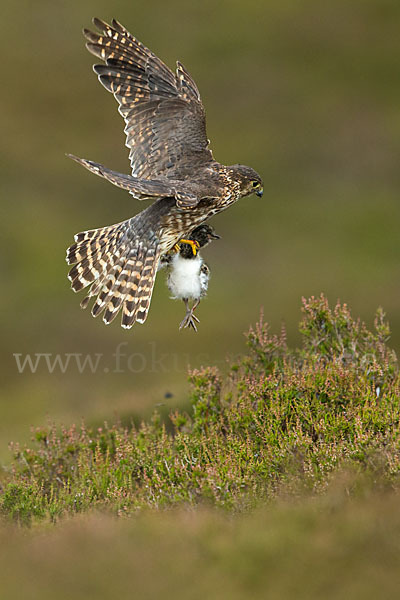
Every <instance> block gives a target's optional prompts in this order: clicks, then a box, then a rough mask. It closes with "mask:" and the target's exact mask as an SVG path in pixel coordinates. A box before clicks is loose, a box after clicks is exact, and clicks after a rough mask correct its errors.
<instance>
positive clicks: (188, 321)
mask: <svg viewBox="0 0 400 600" xmlns="http://www.w3.org/2000/svg"><path fill="white" fill-rule="evenodd" d="M196 321H197V323H200V320H199V319H198V318H197V317H196V316H195V315H194V314H193V312H192V310H191V309H189V310H188V311H187V313H186V315H185V318H184V319H183V321H181V323H180V325H179V330H181V329H187V328H189V329H190V327H192V329H194V331H197V326H196Z"/></svg>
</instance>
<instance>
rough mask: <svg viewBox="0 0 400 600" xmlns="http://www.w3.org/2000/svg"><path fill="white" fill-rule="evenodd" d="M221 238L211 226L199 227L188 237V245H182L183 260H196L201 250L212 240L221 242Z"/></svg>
mask: <svg viewBox="0 0 400 600" xmlns="http://www.w3.org/2000/svg"><path fill="white" fill-rule="evenodd" d="M220 237H221V236H219V235H217V234H216V233H215V231H214V229H213V228H212V227H211V225H199V227H196V229H193V231H192V232H191V233H190V234H189V235H188V236H187V238H186V243H185V242H184V243H182V242H181V243H180V254H181V256H182V258H195V256H197V251H198V250H199V249H200V248H204V246H207V244H209V243H210V242H211V241H212V240H219V238H220ZM188 240H189V241H188Z"/></svg>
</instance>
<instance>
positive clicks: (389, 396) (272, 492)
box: [0, 296, 400, 524]
mask: <svg viewBox="0 0 400 600" xmlns="http://www.w3.org/2000/svg"><path fill="white" fill-rule="evenodd" d="M300 331H301V333H302V336H303V347H302V348H301V349H297V350H290V349H289V348H288V347H287V344H286V336H285V332H284V331H282V332H281V334H280V335H279V336H276V335H271V334H270V333H269V329H268V326H267V325H266V324H265V323H264V322H263V320H262V318H261V320H260V322H259V323H258V324H257V325H256V327H255V328H254V329H253V328H252V329H250V331H249V333H248V336H247V341H248V347H249V354H248V356H246V357H244V358H243V359H241V360H240V361H239V363H236V364H235V365H233V366H232V371H231V373H230V375H229V376H228V377H226V378H224V377H223V376H222V375H221V374H220V373H219V372H218V370H217V369H216V368H212V367H207V368H203V369H201V370H196V371H193V372H192V373H191V374H190V381H191V385H192V391H191V405H192V411H191V414H184V413H179V412H175V413H174V414H173V415H171V421H172V424H173V429H172V431H169V430H167V428H166V426H165V424H164V423H163V421H162V419H161V417H160V415H159V414H158V413H154V415H153V418H152V420H151V422H150V423H142V425H141V426H140V427H138V428H132V429H126V428H123V427H122V426H121V425H120V424H115V425H112V426H109V425H108V424H107V423H106V424H105V425H104V427H102V428H99V429H97V430H96V431H91V430H88V429H87V428H86V427H85V425H82V426H81V427H80V428H79V429H78V428H76V427H71V428H69V429H67V428H63V429H61V431H58V430H57V429H56V428H55V427H54V426H49V427H48V428H45V429H43V428H42V429H40V430H37V431H36V432H35V433H34V439H33V444H32V446H31V447H30V448H23V449H21V448H20V447H19V446H18V445H16V446H14V447H13V452H14V463H13V471H12V474H11V475H10V477H9V482H8V485H6V486H5V491H4V493H3V494H2V496H1V497H0V507H1V512H2V513H3V514H4V515H6V516H7V517H9V518H10V519H13V520H17V521H19V522H21V523H24V524H25V523H30V522H31V520H32V519H35V520H37V519H42V518H44V517H47V518H50V519H51V520H55V519H57V518H58V517H59V516H61V515H64V514H69V513H78V512H82V511H85V510H87V509H89V508H92V507H98V508H103V509H109V510H111V511H113V512H116V513H117V514H129V513H131V512H132V511H135V510H137V509H139V508H143V507H155V508H162V507H169V506H173V505H178V504H182V503H184V504H189V505H197V504H199V503H204V502H206V503H211V504H213V505H216V506H219V507H223V508H226V509H229V510H234V511H239V510H243V509H244V508H246V507H250V506H254V505H255V504H256V503H257V502H258V501H259V500H261V499H265V498H273V497H275V496H276V495H277V494H279V493H281V492H282V491H285V492H288V493H289V492H290V493H295V494H297V493H299V492H300V491H301V490H306V491H309V492H311V493H321V492H324V490H326V488H327V486H328V485H329V482H330V481H331V479H332V477H333V476H334V475H335V473H337V472H338V470H342V469H347V470H351V471H353V472H354V473H356V474H362V476H363V477H364V478H365V477H366V478H370V479H371V480H373V481H379V483H380V485H382V486H384V487H385V486H389V487H397V486H398V484H399V471H400V424H399V414H400V406H399V405H400V380H399V376H398V369H397V362H396V357H395V355H394V353H393V352H392V351H391V350H390V349H389V348H388V347H387V345H386V343H387V340H388V337H389V334H390V332H389V328H388V325H387V324H386V322H385V320H384V314H383V312H382V311H381V310H379V311H378V313H377V316H376V319H375V331H374V332H370V331H368V329H367V328H366V326H365V324H363V323H361V322H360V321H358V320H354V319H353V318H352V316H351V314H350V312H349V310H348V308H347V306H346V305H340V304H339V303H338V304H337V305H336V307H335V308H334V309H333V310H331V309H330V307H329V305H328V302H327V300H326V299H325V298H324V297H323V296H321V297H320V298H318V299H315V298H311V299H309V300H308V301H305V300H304V301H303V320H302V322H301V325H300Z"/></svg>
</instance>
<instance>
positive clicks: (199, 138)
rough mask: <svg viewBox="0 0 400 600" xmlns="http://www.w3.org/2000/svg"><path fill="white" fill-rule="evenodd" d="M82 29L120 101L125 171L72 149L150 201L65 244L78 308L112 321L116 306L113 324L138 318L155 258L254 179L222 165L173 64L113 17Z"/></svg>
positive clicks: (188, 85) (256, 180) (144, 309)
mask: <svg viewBox="0 0 400 600" xmlns="http://www.w3.org/2000/svg"><path fill="white" fill-rule="evenodd" d="M93 23H94V25H95V26H96V27H97V29H98V30H99V33H95V32H92V31H89V30H87V29H84V35H85V37H86V39H87V44H86V46H87V48H88V50H89V51H90V52H91V53H92V54H94V55H95V56H97V57H98V58H100V59H101V60H102V61H103V62H104V63H105V64H101V65H95V66H94V71H95V72H96V73H97V75H98V78H99V80H100V83H102V85H103V86H104V87H105V88H106V89H107V90H109V91H110V92H111V93H112V94H113V95H114V97H115V99H116V100H117V102H118V104H119V112H120V113H121V115H122V117H123V119H124V121H125V133H126V145H127V146H128V148H129V158H130V163H131V170H132V174H131V175H124V174H121V173H117V172H115V171H111V170H110V169H108V168H106V167H104V166H102V165H100V164H98V163H95V162H92V161H90V160H85V159H81V158H77V157H74V156H71V155H70V156H71V158H73V159H74V160H76V161H77V162H78V163H80V164H81V165H83V166H84V167H86V168H87V169H89V171H91V172H92V173H95V174H96V175H99V176H101V177H104V178H105V179H107V180H108V181H110V182H111V183H113V184H114V185H116V186H118V187H121V188H123V189H125V190H127V191H129V193H130V194H131V195H132V196H133V197H134V198H136V199H138V200H153V203H152V204H151V205H149V206H148V207H147V208H146V209H144V210H142V211H141V212H139V213H138V214H137V215H136V216H134V217H132V218H130V219H128V220H126V221H124V222H122V223H117V224H116V225H109V226H107V227H101V228H100V229H91V230H89V231H83V232H81V233H78V234H77V235H76V236H75V243H74V244H73V245H72V246H70V247H69V248H68V250H67V262H68V264H70V265H74V266H73V267H72V268H71V270H70V271H69V274H68V277H69V279H70V281H71V287H72V289H73V290H74V291H75V292H78V291H79V290H81V289H83V288H86V287H88V286H90V287H89V289H88V291H87V296H86V297H85V298H84V299H83V301H82V303H81V306H82V307H83V308H85V307H86V306H87V305H88V304H89V301H90V299H91V298H95V301H94V303H93V306H92V310H91V312H92V315H93V316H94V317H95V316H97V315H99V314H100V313H102V312H103V320H104V322H105V323H107V324H108V323H111V321H113V319H114V318H115V317H116V316H117V314H118V313H119V311H122V323H121V324H122V327H125V328H130V327H132V325H133V324H134V323H135V322H138V323H144V321H145V320H146V318H147V314H148V310H149V306H150V301H151V296H152V292H153V287H154V282H155V277H156V273H157V269H158V265H159V261H160V258H161V257H162V256H163V255H164V254H167V253H168V252H169V251H170V250H171V249H172V248H173V247H174V246H175V245H176V244H177V243H178V242H179V240H181V239H182V238H183V239H185V237H186V236H187V235H188V233H189V232H191V231H193V229H195V228H196V227H198V226H199V225H201V224H202V223H203V222H205V221H207V220H208V219H209V218H210V217H212V216H213V215H215V214H217V213H219V212H221V211H223V210H225V209H226V208H228V207H229V206H231V205H232V204H233V203H234V202H236V201H237V200H239V198H242V197H243V196H248V195H249V194H252V193H256V194H257V195H258V196H261V195H262V193H263V184H262V181H261V178H260V176H259V175H258V173H256V171H254V169H252V168H251V167H246V166H243V165H239V164H238V165H232V166H224V165H222V164H220V163H218V162H217V161H215V160H214V158H213V155H212V153H211V150H210V149H209V147H208V144H209V140H208V139H207V134H206V124H205V113H204V108H203V104H202V102H201V99H200V94H199V90H198V88H197V86H196V84H195V82H194V80H193V79H192V77H191V76H190V74H189V73H188V71H187V70H186V69H185V67H184V66H183V65H182V64H181V63H180V62H178V63H177V68H176V72H175V73H174V72H173V71H171V70H170V69H169V68H168V67H167V66H166V65H165V64H164V63H163V62H162V61H161V60H160V59H159V58H157V56H156V55H155V54H153V52H151V51H150V50H149V49H148V48H146V47H145V46H143V44H141V43H140V42H139V41H138V40H137V39H136V38H135V37H133V36H132V35H131V34H130V33H129V32H128V31H127V30H126V29H125V27H123V26H122V25H121V24H120V23H118V21H115V20H114V19H113V20H112V22H111V25H108V24H107V23H105V22H103V21H101V20H100V19H94V20H93Z"/></svg>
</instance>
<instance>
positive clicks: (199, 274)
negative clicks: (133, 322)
mask: <svg viewBox="0 0 400 600" xmlns="http://www.w3.org/2000/svg"><path fill="white" fill-rule="evenodd" d="M219 238H220V236H219V235H217V234H216V233H215V231H214V229H213V228H212V227H211V226H210V225H205V224H203V225H199V227H196V229H194V231H192V232H191V233H190V234H189V235H188V239H187V240H181V241H180V243H179V250H177V251H174V250H171V251H170V252H169V253H168V254H165V255H164V256H163V257H162V258H161V261H160V264H161V265H164V264H165V265H166V266H167V270H168V276H167V285H168V289H169V291H170V292H171V294H172V296H171V297H172V298H173V299H181V300H183V302H184V304H185V307H186V315H185V318H184V319H183V321H182V322H181V323H180V325H179V329H182V328H184V327H189V328H190V327H191V328H192V329H193V330H194V331H197V325H196V323H200V320H199V319H198V318H197V317H196V315H195V314H194V311H195V310H196V308H197V307H198V305H199V304H200V300H201V299H202V298H204V296H205V295H206V293H207V290H208V283H209V280H210V268H209V266H208V265H207V264H206V263H205V262H204V260H203V257H202V256H201V254H200V251H199V250H200V249H201V248H204V247H205V246H207V244H209V243H210V242H211V241H212V240H218V239H219ZM190 301H192V306H191V307H190V306H189V302H190Z"/></svg>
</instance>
